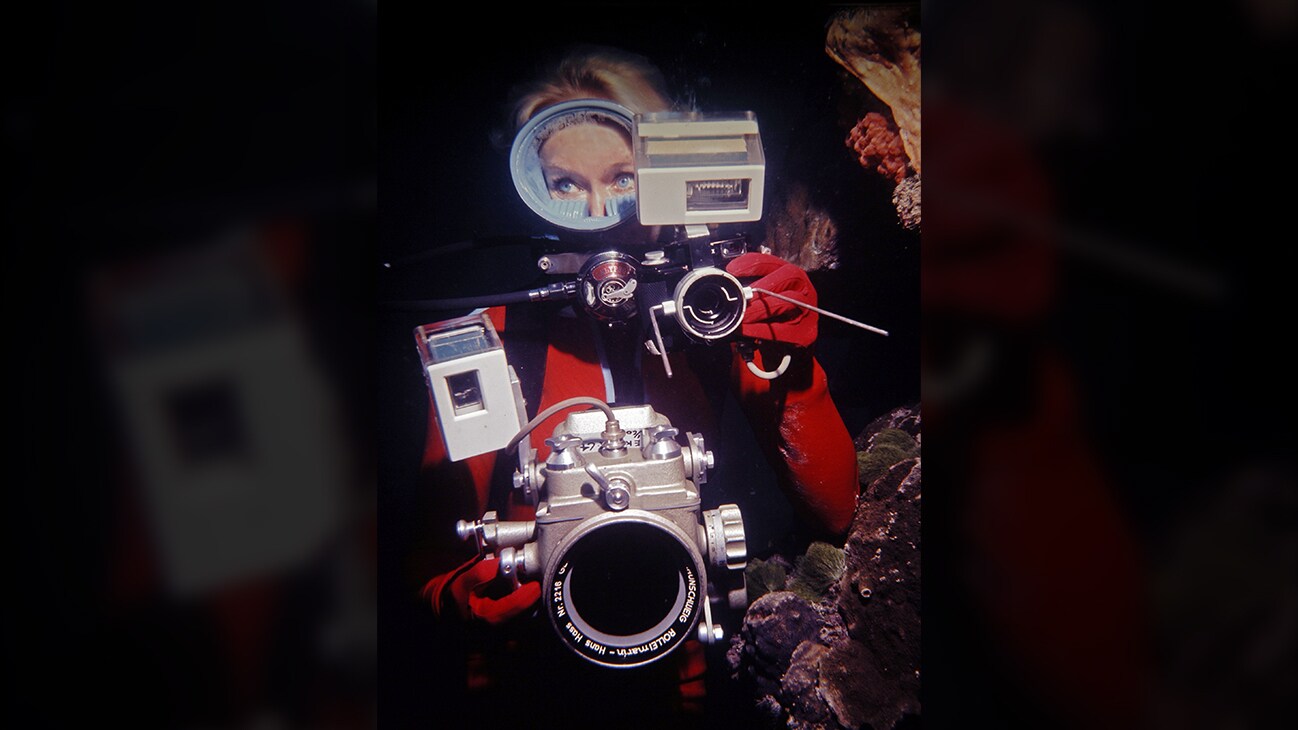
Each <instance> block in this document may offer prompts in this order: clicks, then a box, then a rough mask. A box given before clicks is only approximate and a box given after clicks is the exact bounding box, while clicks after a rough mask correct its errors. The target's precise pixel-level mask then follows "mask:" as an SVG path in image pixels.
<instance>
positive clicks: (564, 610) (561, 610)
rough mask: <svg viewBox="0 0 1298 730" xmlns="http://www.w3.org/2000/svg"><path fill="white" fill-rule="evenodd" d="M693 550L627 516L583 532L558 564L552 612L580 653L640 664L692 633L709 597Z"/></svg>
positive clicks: (594, 658)
mask: <svg viewBox="0 0 1298 730" xmlns="http://www.w3.org/2000/svg"><path fill="white" fill-rule="evenodd" d="M692 553H697V551H691V550H690V549H689V548H687V547H686V545H685V543H684V542H682V540H681V537H680V536H679V535H677V534H675V533H674V532H672V531H670V530H668V529H664V527H662V526H659V525H658V524H656V522H654V521H651V520H646V519H638V518H635V517H631V518H630V519H618V520H611V521H606V522H603V523H602V524H600V525H598V526H597V527H595V528H594V529H589V530H586V531H584V532H583V533H582V534H580V536H579V537H578V538H577V539H576V540H575V542H573V544H572V545H571V547H569V548H568V549H567V551H566V552H565V553H564V554H563V556H562V557H561V559H560V560H559V561H557V563H556V566H557V568H556V570H555V572H554V574H553V577H552V579H551V580H550V581H548V582H549V585H550V586H551V595H550V596H549V601H548V603H549V611H550V617H551V620H552V621H553V623H554V626H555V629H556V630H557V631H558V632H559V635H560V636H561V637H562V638H563V639H565V640H566V642H567V643H568V645H569V646H570V647H571V648H572V649H574V650H575V651H577V653H578V654H580V655H582V656H583V657H585V658H587V659H590V660H591V661H594V662H597V663H600V664H606V665H609V666H637V665H640V664H645V663H648V662H651V661H653V660H655V659H658V658H659V657H661V656H664V655H666V654H667V653H669V652H670V651H671V650H672V649H674V648H675V647H676V646H677V645H679V644H680V643H681V642H683V641H684V640H685V639H686V638H687V637H688V636H689V630H690V628H691V627H692V626H693V624H694V621H695V619H696V618H697V613H698V611H699V610H701V606H700V605H699V603H700V601H705V600H707V593H706V591H705V590H704V588H703V585H704V584H703V576H702V571H701V565H700V562H699V560H698V558H697V556H696V554H692Z"/></svg>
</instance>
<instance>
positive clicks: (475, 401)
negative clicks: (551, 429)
mask: <svg viewBox="0 0 1298 730" xmlns="http://www.w3.org/2000/svg"><path fill="white" fill-rule="evenodd" d="M415 344H416V346H417V347H416V349H418V351H419V359H420V362H421V363H423V366H424V376H425V378H426V379H427V381H428V390H429V392H430V393H431V394H432V396H433V408H434V410H435V411H436V413H437V423H438V425H439V426H440V427H441V431H442V439H443V440H444V441H445V443H446V451H447V455H448V456H449V457H450V458H451V460H452V461H459V460H461V459H467V458H469V457H470V456H477V455H478V454H485V453H487V452H489V451H496V450H498V449H502V448H504V447H505V446H506V445H508V444H509V440H510V439H511V438H513V437H514V435H515V434H517V433H518V431H519V429H520V428H521V427H522V426H523V425H524V424H525V422H526V420H527V419H526V410H525V409H524V404H523V393H522V388H521V387H520V385H519V382H518V376H517V375H516V374H515V373H514V369H513V368H512V367H510V365H509V363H508V362H507V361H506V360H505V348H504V347H503V346H502V345H501V343H500V336H499V335H497V334H496V328H495V326H494V325H493V324H492V322H491V318H490V317H488V316H487V313H486V312H481V313H478V314H472V315H469V316H467V317H459V318H457V319H449V320H446V321H444V322H437V323H435V324H425V325H420V326H418V327H416V328H415Z"/></svg>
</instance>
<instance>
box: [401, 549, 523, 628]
mask: <svg viewBox="0 0 1298 730" xmlns="http://www.w3.org/2000/svg"><path fill="white" fill-rule="evenodd" d="M499 571H500V565H499V561H497V560H496V559H495V558H487V559H485V560H479V559H478V558H474V559H473V560H470V561H469V562H467V563H465V564H464V565H461V566H460V567H458V568H456V569H455V570H452V571H450V572H449V573H444V574H442V575H439V576H437V577H436V578H433V579H432V580H431V581H429V582H428V585H426V586H424V597H425V598H427V599H428V600H429V601H430V602H431V603H432V604H433V612H434V613H436V614H437V615H438V616H445V615H446V613H447V611H449V610H451V607H452V606H453V607H454V609H455V610H456V612H457V613H458V615H459V616H460V618H462V619H465V620H466V621H467V620H473V619H477V620H480V621H485V622H486V623H488V624H492V625H495V624H500V623H504V622H505V621H508V620H509V619H511V618H513V617H515V616H517V615H518V614H520V613H523V612H524V611H526V610H527V609H528V608H530V607H531V606H532V604H534V603H536V601H537V599H539V598H540V597H541V584H540V583H523V584H522V585H520V586H519V587H518V588H516V589H513V590H511V586H510V585H509V583H508V581H506V580H505V579H503V578H500V574H499ZM498 578H500V579H499V580H497V579H498Z"/></svg>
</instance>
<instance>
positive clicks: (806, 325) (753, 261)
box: [726, 253, 819, 347]
mask: <svg viewBox="0 0 1298 730" xmlns="http://www.w3.org/2000/svg"><path fill="white" fill-rule="evenodd" d="M726 271H727V272H728V273H730V274H731V275H733V276H735V277H736V278H750V279H751V278H752V277H758V278H757V280H756V281H753V282H752V283H751V284H748V286H751V287H753V288H754V289H765V290H767V291H773V292H775V293H777V294H783V295H784V296H787V297H790V298H792V299H796V300H798V301H800V302H806V303H807V304H810V305H812V306H813V307H814V306H815V305H816V289H815V287H813V286H812V285H811V280H810V279H808V278H807V272H805V271H803V270H802V269H801V268H800V267H798V266H796V265H794V264H791V263H789V262H788V261H785V260H784V259H782V258H780V257H778V256H772V255H770V254H765V253H746V254H743V255H741V256H739V257H738V258H736V259H735V260H734V261H731V262H730V263H729V264H728V265H727V266H726ZM818 319H819V315H817V314H816V313H815V312H813V311H811V310H810V309H804V308H802V307H799V306H798V305H796V304H791V303H789V302H786V301H784V300H783V299H777V298H776V297H773V296H769V295H766V294H762V293H760V292H757V291H754V292H753V299H752V301H750V302H749V303H748V309H747V311H745V312H744V321H743V324H742V325H741V326H740V332H741V333H742V334H743V335H744V336H745V337H752V338H753V339H757V340H772V341H775V342H784V343H787V344H790V345H797V346H798V347H808V346H810V345H811V343H813V342H815V341H816V332H817V330H816V324H817V321H818Z"/></svg>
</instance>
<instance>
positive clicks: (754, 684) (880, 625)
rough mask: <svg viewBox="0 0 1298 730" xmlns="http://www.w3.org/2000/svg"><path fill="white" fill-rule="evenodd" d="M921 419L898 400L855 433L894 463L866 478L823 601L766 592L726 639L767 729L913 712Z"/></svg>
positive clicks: (835, 728) (893, 721)
mask: <svg viewBox="0 0 1298 730" xmlns="http://www.w3.org/2000/svg"><path fill="white" fill-rule="evenodd" d="M920 425H921V422H920V414H919V408H918V406H912V407H905V408H898V409H896V410H894V411H892V412H890V413H888V414H886V415H884V416H882V417H880V418H878V419H876V420H875V421H874V422H872V423H871V424H870V426H868V427H867V428H866V429H865V430H864V431H863V432H862V433H861V434H860V436H858V438H857V440H856V444H857V448H858V449H860V450H861V453H862V454H865V455H867V456H868V455H869V454H870V453H871V452H872V451H874V450H880V451H883V450H885V449H892V451H883V453H889V454H895V455H896V460H895V461H894V462H893V463H891V464H890V465H888V466H887V467H886V468H885V469H882V470H881V471H880V473H879V474H878V475H877V476H875V477H874V478H872V479H870V480H869V482H868V483H865V484H863V490H862V493H861V495H860V497H859V498H858V501H857V509H856V515H855V517H854V519H853V522H852V528H851V530H850V532H849V534H848V537H847V540H846V543H845V544H844V545H843V546H842V550H843V567H842V571H841V574H840V575H839V577H838V579H837V581H836V582H835V583H834V584H833V585H831V586H830V588H829V590H828V592H827V593H826V595H825V597H824V599H823V600H819V601H809V600H807V599H806V598H805V597H803V596H801V595H798V594H795V593H794V592H792V591H790V590H777V591H774V592H771V593H767V594H765V595H763V596H761V597H759V598H757V600H756V601H755V602H754V603H753V604H752V605H751V606H750V607H749V609H748V613H747V615H746V616H745V618H744V625H743V628H742V629H741V630H740V631H739V632H738V633H737V634H736V635H735V637H734V638H733V639H732V643H731V648H730V653H729V658H730V663H731V668H732V670H733V671H734V675H735V677H736V679H738V680H739V681H740V682H741V683H742V684H743V685H744V686H745V687H746V689H747V690H748V691H749V692H750V693H751V696H752V699H753V702H754V704H755V706H757V707H759V708H760V709H761V710H762V712H763V715H764V716H766V717H768V718H770V719H771V721H772V727H776V726H781V725H782V726H784V727H789V728H823V729H825V730H839V729H847V728H867V727H868V728H873V729H874V730H883V729H885V728H894V727H896V726H897V725H898V723H899V722H901V721H902V720H903V719H905V718H907V717H910V718H917V717H918V716H919V714H920V702H919V688H920V664H919V663H920V560H919V557H920V553H919V550H920V483H921V463H920V457H919V456H918V448H919V442H920V434H921V432H920ZM906 438H909V439H910V440H911V441H912V442H913V447H914V448H913V449H911V448H907V445H906V442H905V439H906ZM772 559H775V558H772ZM780 559H781V560H784V561H785V562H788V563H792V562H796V558H795V559H794V560H792V561H790V560H789V559H788V558H780Z"/></svg>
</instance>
